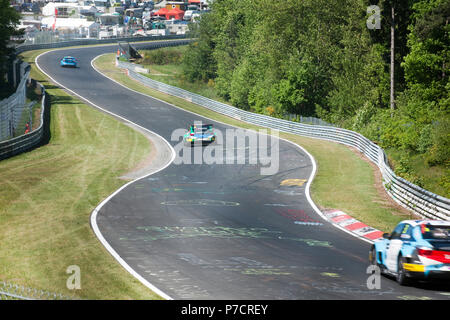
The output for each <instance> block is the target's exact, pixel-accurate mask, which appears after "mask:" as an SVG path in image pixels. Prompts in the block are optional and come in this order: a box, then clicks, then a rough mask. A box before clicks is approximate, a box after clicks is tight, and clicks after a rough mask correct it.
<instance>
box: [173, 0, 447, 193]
mask: <svg viewBox="0 0 450 320" xmlns="http://www.w3.org/2000/svg"><path fill="white" fill-rule="evenodd" d="M370 5H377V6H378V7H379V8H380V9H381V10H380V19H379V28H374V27H372V28H369V27H368V25H369V22H371V21H372V20H373V17H371V15H372V13H373V12H368V10H367V8H368V7H369V6H370ZM393 12H394V16H393V17H394V19H392V13H393ZM449 17H450V2H449V1H448V0H396V1H393V0H380V1H379V2H376V3H375V2H373V1H372V2H369V1H365V0H340V1H327V0H283V1H274V0H215V1H214V2H213V3H212V10H211V12H210V13H208V14H205V15H203V16H202V19H201V21H200V23H199V24H198V26H197V27H196V28H195V29H194V30H193V32H192V35H193V37H195V38H196V41H194V42H192V43H191V44H190V48H189V50H188V51H187V53H186V54H185V55H184V57H183V63H182V68H183V75H184V77H185V78H186V79H187V80H190V81H198V80H201V81H204V82H207V83H208V84H209V85H210V86H214V88H215V89H216V91H217V92H218V94H219V95H220V96H222V97H223V98H225V99H227V100H228V101H230V102H231V103H232V104H233V105H235V106H237V107H239V108H242V109H246V110H251V111H254V112H259V113H263V114H268V115H272V116H283V115H285V114H287V113H293V114H300V115H303V116H315V117H319V118H322V119H323V120H326V121H329V122H331V123H333V124H335V125H337V126H340V127H343V128H347V129H351V130H354V131H357V132H360V133H362V134H363V135H365V136H366V137H367V138H369V139H371V140H373V141H374V142H376V143H377V144H379V145H380V146H381V147H383V148H384V149H386V150H391V151H392V152H391V154H392V155H394V157H393V159H394V158H395V161H394V160H392V161H393V162H395V168H396V171H397V173H399V174H400V175H401V176H403V177H405V178H407V179H408V180H410V181H412V182H414V183H416V184H418V185H420V186H423V187H426V188H428V187H429V186H428V185H427V184H426V183H425V182H424V181H423V177H421V176H420V174H417V172H414V170H412V169H411V168H412V167H414V165H415V164H416V163H417V161H419V162H420V165H423V166H426V167H428V168H437V169H436V170H437V171H439V172H440V173H439V174H438V180H437V181H435V183H436V185H437V186H438V187H437V188H434V191H435V192H438V193H439V194H441V195H443V196H446V197H449V193H450V174H449V173H450V117H449V112H450V108H449V104H450V97H449V92H450V84H449V82H448V78H449V73H450V70H449V66H450V62H449V57H450V56H449V45H450V43H449V42H450V41H449V37H450V35H449V29H450V25H449ZM375 18H376V17H375ZM368 20H369V22H368ZM391 26H394V27H393V30H394V42H393V44H394V48H393V49H394V55H393V58H394V59H393V61H392V65H393V67H394V68H393V70H394V72H393V83H394V86H393V88H394V91H393V92H394V96H393V97H394V100H393V101H392V105H391V99H390V89H391V82H390V71H391ZM420 165H419V166H420ZM436 190H437V191H436Z"/></svg>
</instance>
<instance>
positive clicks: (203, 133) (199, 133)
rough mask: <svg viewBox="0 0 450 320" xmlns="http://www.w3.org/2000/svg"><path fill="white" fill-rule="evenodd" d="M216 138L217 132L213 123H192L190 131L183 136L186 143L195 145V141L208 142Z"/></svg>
mask: <svg viewBox="0 0 450 320" xmlns="http://www.w3.org/2000/svg"><path fill="white" fill-rule="evenodd" d="M215 140H216V134H215V133H214V130H213V125H212V124H204V125H191V126H190V127H189V131H188V132H187V133H186V134H185V135H184V136H183V141H184V143H185V144H187V145H188V144H189V145H193V144H194V143H201V144H208V143H212V142H214V141H215Z"/></svg>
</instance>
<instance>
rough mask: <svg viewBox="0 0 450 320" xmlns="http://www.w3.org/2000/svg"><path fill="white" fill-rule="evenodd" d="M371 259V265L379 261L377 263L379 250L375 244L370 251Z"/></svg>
mask: <svg viewBox="0 0 450 320" xmlns="http://www.w3.org/2000/svg"><path fill="white" fill-rule="evenodd" d="M369 261H370V264H371V265H374V266H376V265H377V264H378V263H377V251H376V250H375V247H374V246H372V248H370V251H369Z"/></svg>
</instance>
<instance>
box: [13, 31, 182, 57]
mask: <svg viewBox="0 0 450 320" xmlns="http://www.w3.org/2000/svg"><path fill="white" fill-rule="evenodd" d="M171 39H186V35H168V36H145V37H121V38H107V39H79V40H70V41H61V42H53V43H43V44H25V45H19V46H17V47H16V53H18V54H19V53H22V52H25V51H30V50H40V49H52V48H64V47H72V46H81V45H95V44H107V43H117V42H138V41H139V42H140V41H158V40H171Z"/></svg>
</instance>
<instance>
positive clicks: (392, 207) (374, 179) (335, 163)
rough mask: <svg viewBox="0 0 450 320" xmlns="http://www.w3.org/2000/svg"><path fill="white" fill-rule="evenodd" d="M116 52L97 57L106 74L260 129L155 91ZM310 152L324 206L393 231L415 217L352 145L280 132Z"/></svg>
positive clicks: (315, 190) (315, 193)
mask: <svg viewBox="0 0 450 320" xmlns="http://www.w3.org/2000/svg"><path fill="white" fill-rule="evenodd" d="M114 59H115V58H114V54H107V55H103V56H101V57H99V58H98V59H96V60H95V62H94V65H95V66H96V68H98V69H99V71H101V72H102V73H104V74H105V75H106V76H108V77H110V78H112V79H114V80H116V81H118V82H119V83H122V84H123V85H125V86H127V87H129V88H131V89H134V90H136V91H139V92H142V93H145V94H148V95H150V96H153V97H155V98H158V99H161V100H163V101H166V102H168V103H171V104H174V105H176V106H178V107H180V108H183V109H185V110H188V111H192V112H195V113H197V114H199V115H202V116H205V117H208V118H211V119H214V120H217V121H221V122H225V123H228V124H230V125H234V126H238V127H242V128H248V129H260V127H258V126H255V125H251V124H248V123H245V122H242V121H238V120H236V119H233V118H230V117H227V116H224V115H221V114H218V113H216V112H213V111H211V110H208V109H206V108H203V107H201V106H198V105H196V104H193V103H190V102H188V101H186V100H183V99H180V98H177V97H173V96H170V95H167V94H164V93H161V92H159V91H156V90H153V89H151V88H149V87H146V86H144V85H142V84H141V83H139V82H137V81H135V80H133V79H131V78H129V77H128V76H127V75H126V73H125V72H124V71H123V70H121V69H118V68H116V67H115V65H114ZM280 136H281V137H282V138H285V139H287V140H290V141H292V142H294V143H296V144H298V145H300V146H302V147H304V148H305V149H306V150H308V152H310V153H311V154H312V155H313V157H314V158H315V159H316V162H317V166H318V172H317V175H316V177H315V179H314V181H313V183H312V187H311V196H312V198H313V200H314V202H315V203H316V204H317V205H319V207H320V208H321V209H340V210H343V211H345V212H347V213H348V214H350V215H351V216H353V217H354V218H356V219H358V220H360V221H363V222H365V223H366V224H368V225H370V226H372V227H375V228H377V229H379V230H382V231H386V232H388V231H392V229H393V227H394V226H395V225H396V224H397V223H398V222H399V221H401V220H403V219H409V218H411V217H412V216H411V215H410V214H409V213H408V212H406V211H405V210H404V209H402V208H399V206H398V205H396V204H395V203H393V201H392V200H390V199H389V198H388V195H387V194H386V193H385V192H384V190H382V186H381V181H379V178H378V175H379V174H378V170H377V169H375V168H374V167H373V166H372V165H371V164H369V162H368V161H367V160H364V159H362V157H361V156H360V155H359V154H358V153H357V152H355V151H352V150H351V149H350V148H348V147H346V146H344V145H341V144H337V143H333V142H329V141H324V140H318V139H312V138H306V137H301V136H297V135H294V134H287V133H280Z"/></svg>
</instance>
